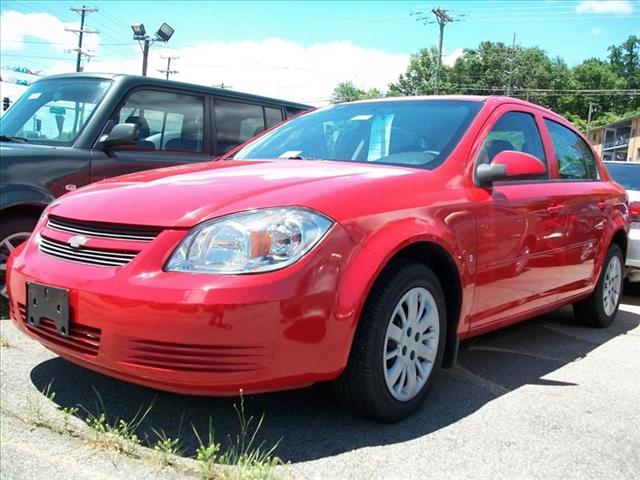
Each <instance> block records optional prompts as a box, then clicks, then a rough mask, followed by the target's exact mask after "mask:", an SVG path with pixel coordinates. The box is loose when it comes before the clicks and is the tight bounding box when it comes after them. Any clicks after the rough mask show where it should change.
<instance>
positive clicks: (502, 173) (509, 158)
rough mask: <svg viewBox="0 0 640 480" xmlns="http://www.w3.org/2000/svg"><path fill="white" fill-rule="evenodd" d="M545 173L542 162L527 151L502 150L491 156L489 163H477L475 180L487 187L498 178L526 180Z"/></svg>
mask: <svg viewBox="0 0 640 480" xmlns="http://www.w3.org/2000/svg"><path fill="white" fill-rule="evenodd" d="M545 173H547V169H546V167H545V166H544V164H543V163H542V162H541V161H540V160H539V159H537V158H536V157H534V156H533V155H529V154H528V153H523V152H516V151H513V150H504V151H502V152H500V153H498V154H497V155H496V156H495V157H493V161H492V162H491V163H490V164H482V165H478V168H477V169H476V181H477V183H478V185H479V186H481V187H489V186H491V184H493V182H496V181H499V180H507V179H512V180H526V179H527V178H531V177H539V176H540V175H544V174H545Z"/></svg>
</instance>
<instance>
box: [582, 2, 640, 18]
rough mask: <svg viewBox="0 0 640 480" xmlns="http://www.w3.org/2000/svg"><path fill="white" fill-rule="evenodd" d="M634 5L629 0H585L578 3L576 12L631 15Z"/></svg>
mask: <svg viewBox="0 0 640 480" xmlns="http://www.w3.org/2000/svg"><path fill="white" fill-rule="evenodd" d="M632 12H633V5H632V4H631V2H629V1H628V0H585V1H582V2H580V3H579V4H578V5H576V13H578V14H580V13H598V14H601V13H612V14H614V15H629V14H630V13H632Z"/></svg>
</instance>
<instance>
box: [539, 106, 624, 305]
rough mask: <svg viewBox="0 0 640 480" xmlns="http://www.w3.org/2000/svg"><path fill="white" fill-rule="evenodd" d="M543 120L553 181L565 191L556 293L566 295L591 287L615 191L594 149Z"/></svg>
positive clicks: (570, 132) (566, 129) (569, 131)
mask: <svg viewBox="0 0 640 480" xmlns="http://www.w3.org/2000/svg"><path fill="white" fill-rule="evenodd" d="M544 123H545V126H546V128H547V131H548V134H549V137H550V142H551V144H552V145H553V156H554V158H555V163H556V164H557V169H558V179H557V180H555V181H554V183H556V184H558V185H560V186H561V187H562V189H563V190H564V191H565V192H566V198H565V200H564V208H565V210H566V214H567V216H568V224H567V240H566V249H565V256H566V259H567V268H566V269H565V275H564V276H563V277H562V280H563V281H562V285H560V287H561V289H560V291H559V297H560V298H567V297H569V296H572V295H575V294H576V293H577V291H579V289H581V288H590V285H591V284H592V282H593V280H594V279H595V275H596V273H597V272H596V260H597V257H598V253H599V252H600V251H601V248H602V246H601V244H602V242H603V241H604V233H605V231H606V228H607V222H608V219H609V217H610V215H611V211H612V209H613V205H614V202H615V200H616V195H617V194H616V192H615V191H614V190H613V189H612V188H611V186H610V185H609V183H608V182H602V181H601V180H600V178H599V177H600V176H599V172H598V167H597V164H596V161H595V158H594V155H593V152H592V151H591V148H590V147H589V146H588V145H587V143H586V142H585V141H584V140H583V139H582V137H581V136H580V135H578V134H577V133H576V132H575V131H574V130H572V129H571V128H569V127H568V126H566V125H563V124H561V123H559V122H556V121H554V120H552V119H549V118H545V119H544Z"/></svg>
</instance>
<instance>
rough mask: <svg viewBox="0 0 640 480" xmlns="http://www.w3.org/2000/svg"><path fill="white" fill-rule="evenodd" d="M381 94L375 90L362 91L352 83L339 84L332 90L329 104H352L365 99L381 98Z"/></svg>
mask: <svg viewBox="0 0 640 480" xmlns="http://www.w3.org/2000/svg"><path fill="white" fill-rule="evenodd" d="M382 96H383V95H382V92H380V90H378V89H377V88H371V89H369V90H363V89H362V88H359V87H356V86H355V85H354V84H353V82H350V81H348V82H340V83H339V84H338V85H336V87H335V88H334V89H333V93H332V94H331V103H343V102H353V101H355V100H364V99H367V98H378V97H382Z"/></svg>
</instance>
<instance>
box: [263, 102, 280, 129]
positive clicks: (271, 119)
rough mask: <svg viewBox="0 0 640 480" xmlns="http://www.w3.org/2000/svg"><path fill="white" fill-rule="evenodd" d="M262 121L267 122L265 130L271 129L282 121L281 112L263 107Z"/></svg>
mask: <svg viewBox="0 0 640 480" xmlns="http://www.w3.org/2000/svg"><path fill="white" fill-rule="evenodd" d="M264 119H265V120H266V122H267V128H271V127H273V126H274V125H277V124H278V123H280V122H281V121H282V110H280V109H279V108H271V107H264Z"/></svg>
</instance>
